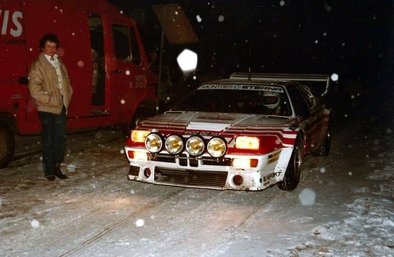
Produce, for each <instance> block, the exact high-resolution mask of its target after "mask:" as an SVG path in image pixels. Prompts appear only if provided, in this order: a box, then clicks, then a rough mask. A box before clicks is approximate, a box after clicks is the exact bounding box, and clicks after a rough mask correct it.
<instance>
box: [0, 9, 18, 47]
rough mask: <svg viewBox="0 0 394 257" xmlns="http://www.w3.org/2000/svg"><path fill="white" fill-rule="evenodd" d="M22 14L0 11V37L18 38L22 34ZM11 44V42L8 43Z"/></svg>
mask: <svg viewBox="0 0 394 257" xmlns="http://www.w3.org/2000/svg"><path fill="white" fill-rule="evenodd" d="M22 18H23V14H22V12H20V11H14V12H11V11H10V10H2V9H0V22H1V26H0V29H1V31H0V34H1V35H2V36H12V37H14V38H17V37H20V36H21V35H22V32H23V27H22ZM10 43H12V41H10Z"/></svg>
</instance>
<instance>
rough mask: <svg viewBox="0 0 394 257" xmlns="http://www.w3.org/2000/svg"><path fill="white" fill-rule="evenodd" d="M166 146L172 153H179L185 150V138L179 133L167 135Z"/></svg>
mask: <svg viewBox="0 0 394 257" xmlns="http://www.w3.org/2000/svg"><path fill="white" fill-rule="evenodd" d="M164 146H165V148H166V150H167V151H168V152H169V153H170V154H174V155H176V154H179V153H180V152H182V150H183V140H182V138H181V137H180V136H178V135H171V136H169V137H167V139H166V141H165V143H164Z"/></svg>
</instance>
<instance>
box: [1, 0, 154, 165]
mask: <svg viewBox="0 0 394 257" xmlns="http://www.w3.org/2000/svg"><path fill="white" fill-rule="evenodd" d="M46 33H55V34H56V35H57V36H58V38H59V41H60V48H59V51H58V55H59V56H61V57H62V59H63V60H64V62H65V64H66V66H67V68H68V72H69V76H70V79H71V84H72V87H73V90H74V95H73V99H72V101H71V105H70V108H69V113H68V123H67V124H68V131H69V132H73V131H81V130H91V129H97V128H100V127H106V126H112V125H123V124H125V125H131V124H134V121H135V120H136V119H138V118H140V117H141V116H146V115H151V114H154V113H155V110H156V106H157V94H156V91H157V81H158V79H157V76H156V74H154V73H153V72H152V71H151V70H150V67H149V61H148V58H147V54H146V53H145V50H144V47H143V43H142V40H141V37H140V35H139V33H138V30H137V26H136V23H135V22H134V21H133V20H132V19H131V18H130V17H127V16H125V15H124V14H123V13H122V12H121V11H120V10H119V9H117V8H116V7H114V6H113V5H111V4H110V3H108V2H106V1H105V0H95V1H79V0H51V1H49V0H35V1H28V0H25V1H23V0H6V1H3V0H1V1H0V168H4V167H6V166H7V165H8V164H9V162H10V161H11V160H12V158H13V154H14V151H15V136H16V135H20V136H25V135H26V136H27V135H35V134H39V133H40V132H41V125H40V121H39V118H38V114H37V111H36V108H35V103H34V100H33V99H32V98H31V96H30V94H29V91H28V88H27V85H28V79H29V78H28V71H29V67H30V65H31V63H32V62H33V60H34V59H35V58H36V57H37V55H38V54H39V52H40V49H39V40H40V38H41V37H42V36H43V35H44V34H46Z"/></svg>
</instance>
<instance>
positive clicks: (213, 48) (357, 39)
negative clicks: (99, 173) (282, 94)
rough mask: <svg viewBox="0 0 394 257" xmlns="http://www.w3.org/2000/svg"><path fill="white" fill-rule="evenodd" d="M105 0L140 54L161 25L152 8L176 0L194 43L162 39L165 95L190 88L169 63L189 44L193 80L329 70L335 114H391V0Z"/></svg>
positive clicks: (155, 40) (155, 43) (156, 45)
mask: <svg viewBox="0 0 394 257" xmlns="http://www.w3.org/2000/svg"><path fill="white" fill-rule="evenodd" d="M110 2H112V3H114V4H115V5H117V6H118V7H119V8H120V9H122V10H123V11H124V13H125V14H126V15H129V16H132V17H133V18H134V19H135V20H136V22H137V23H138V26H139V30H140V33H141V35H142V37H143V40H144V44H145V47H146V49H147V51H149V52H150V51H156V52H158V53H159V52H160V35H161V27H160V25H159V23H158V20H157V18H156V17H155V15H154V12H153V9H152V6H153V5H157V4H164V3H177V4H179V5H180V6H181V7H182V8H183V10H184V12H185V14H186V15H187V17H188V18H189V21H190V23H191V25H192V27H193V29H194V31H195V33H196V34H197V36H198V38H199V41H198V42H197V43H194V44H184V45H175V44H170V43H169V42H168V41H166V40H165V41H164V51H163V62H164V64H165V66H166V67H169V69H168V70H169V77H170V80H171V81H172V86H171V88H170V90H171V91H172V93H175V94H183V93H184V91H185V88H189V87H190V85H186V86H185V83H184V82H185V81H187V79H188V78H187V77H185V76H184V75H182V73H181V72H180V70H179V68H178V66H177V64H176V57H177V55H178V54H179V53H180V52H181V51H182V50H183V49H184V48H189V49H192V50H194V51H196V52H197V54H198V57H199V60H198V61H199V62H198V68H197V71H196V72H195V75H196V77H197V80H206V79H210V78H215V77H222V78H223V77H227V76H228V75H229V74H231V73H232V72H234V71H248V70H249V69H250V70H251V71H253V72H282V73H325V74H333V73H336V74H338V75H339V81H337V82H335V83H334V84H333V87H332V92H331V93H332V96H333V98H332V101H333V104H334V105H335V108H336V109H338V111H342V112H343V113H342V114H345V113H346V112H348V109H346V108H348V107H350V108H353V109H357V108H358V109H360V110H361V109H363V110H365V109H368V110H369V111H370V112H372V111H378V112H381V113H386V114H387V113H390V114H393V115H392V116H393V117H394V112H393V111H392V109H393V108H392V107H393V95H394V94H393V92H392V89H393V86H392V83H393V81H394V79H393V78H394V71H393V67H394V66H393V57H394V56H393V55H394V50H393V40H394V12H393V11H394V8H393V6H394V5H393V3H394V1H388V0H358V1H357V0H352V1H341V0H336V1H335V0H331V1H330V0H327V1H293V0H285V1H281V0H275V1H270V0H268V1H263V0H260V1H235V0H232V1H228V0H227V1H224V0H222V1H197V0H195V1H191V0H186V1H153V0H152V1H143V0H140V1H127V0H111V1H110ZM197 15H198V16H199V18H200V19H201V20H200V21H199V20H198V19H197V18H196V17H197ZM220 18H222V19H220ZM186 84H187V83H186ZM360 102H361V103H362V105H361V106H360V105H359V103H360ZM376 103H379V104H376ZM354 111H356V112H357V110H354ZM342 114H341V115H342Z"/></svg>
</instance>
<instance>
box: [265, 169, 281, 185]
mask: <svg viewBox="0 0 394 257" xmlns="http://www.w3.org/2000/svg"><path fill="white" fill-rule="evenodd" d="M280 174H281V172H274V173H270V174H268V175H266V176H264V177H263V181H264V185H265V184H267V183H268V182H269V181H270V180H271V179H273V178H276V177H279V176H280Z"/></svg>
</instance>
